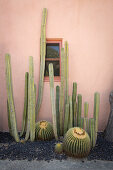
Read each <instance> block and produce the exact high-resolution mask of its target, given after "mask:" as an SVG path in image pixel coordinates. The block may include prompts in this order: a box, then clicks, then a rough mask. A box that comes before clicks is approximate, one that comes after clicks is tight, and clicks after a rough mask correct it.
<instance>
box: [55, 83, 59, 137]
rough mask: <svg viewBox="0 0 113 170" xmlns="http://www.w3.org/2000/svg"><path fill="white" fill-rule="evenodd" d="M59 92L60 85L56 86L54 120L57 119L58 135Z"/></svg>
mask: <svg viewBox="0 0 113 170" xmlns="http://www.w3.org/2000/svg"><path fill="white" fill-rule="evenodd" d="M59 93H60V87H59V86H56V117H57V119H56V121H57V133H58V136H59V135H60V113H59V97H60V96H59Z"/></svg>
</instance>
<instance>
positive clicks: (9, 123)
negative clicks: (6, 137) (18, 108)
mask: <svg viewBox="0 0 113 170" xmlns="http://www.w3.org/2000/svg"><path fill="white" fill-rule="evenodd" d="M7 114H8V127H9V133H10V135H11V136H12V132H11V120H10V110H9V104H8V100H7Z"/></svg>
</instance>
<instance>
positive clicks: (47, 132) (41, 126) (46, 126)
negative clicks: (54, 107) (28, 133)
mask: <svg viewBox="0 0 113 170" xmlns="http://www.w3.org/2000/svg"><path fill="white" fill-rule="evenodd" d="M35 138H36V139H40V140H51V139H53V138H54V132H53V126H52V124H51V123H50V122H47V121H45V120H42V121H39V122H37V123H36V125H35Z"/></svg>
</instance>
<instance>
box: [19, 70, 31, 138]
mask: <svg viewBox="0 0 113 170" xmlns="http://www.w3.org/2000/svg"><path fill="white" fill-rule="evenodd" d="M28 76H29V73H28V72H26V73H25V94H24V111H23V120H22V131H21V133H20V136H22V135H23V133H24V132H25V130H26V126H27V111H28Z"/></svg>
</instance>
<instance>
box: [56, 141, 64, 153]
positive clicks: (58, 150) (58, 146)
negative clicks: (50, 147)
mask: <svg viewBox="0 0 113 170" xmlns="http://www.w3.org/2000/svg"><path fill="white" fill-rule="evenodd" d="M55 152H56V153H59V154H60V153H62V152H63V143H57V144H56V145H55Z"/></svg>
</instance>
